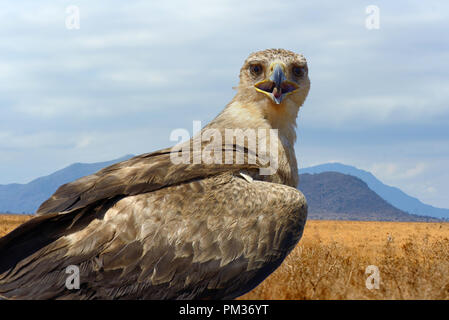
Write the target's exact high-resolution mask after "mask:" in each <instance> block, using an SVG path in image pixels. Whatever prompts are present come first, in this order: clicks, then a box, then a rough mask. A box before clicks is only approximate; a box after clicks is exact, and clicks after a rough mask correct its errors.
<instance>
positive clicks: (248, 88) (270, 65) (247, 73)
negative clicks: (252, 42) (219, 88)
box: [237, 49, 310, 109]
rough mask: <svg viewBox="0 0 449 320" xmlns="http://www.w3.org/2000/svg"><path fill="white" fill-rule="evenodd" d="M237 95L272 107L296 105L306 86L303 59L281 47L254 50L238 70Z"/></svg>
mask: <svg viewBox="0 0 449 320" xmlns="http://www.w3.org/2000/svg"><path fill="white" fill-rule="evenodd" d="M237 89H238V96H240V97H248V98H250V99H251V100H252V101H255V100H257V101H262V102H267V103H268V104H269V105H270V106H271V107H272V108H277V109H279V108H282V107H288V105H290V106H291V107H296V108H299V107H300V106H301V105H302V104H303V103H304V101H305V99H306V97H307V94H308V92H309V89H310V80H309V75H308V68H307V61H306V59H305V58H304V56H303V55H301V54H297V53H295V52H292V51H289V50H284V49H267V50H263V51H258V52H254V53H252V54H250V55H249V57H248V58H247V59H246V61H245V63H244V64H243V67H242V68H241V70H240V83H239V86H238V88H237Z"/></svg>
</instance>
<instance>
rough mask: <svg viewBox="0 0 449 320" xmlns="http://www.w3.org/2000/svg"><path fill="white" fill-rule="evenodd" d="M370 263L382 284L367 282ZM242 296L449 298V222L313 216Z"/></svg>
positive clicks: (292, 297)
mask: <svg viewBox="0 0 449 320" xmlns="http://www.w3.org/2000/svg"><path fill="white" fill-rule="evenodd" d="M369 265H375V266H377V267H378V270H379V276H380V283H379V289H372V290H369V289H367V287H366V280H367V278H368V277H369V276H370V273H368V274H365V271H366V267H367V266H369ZM240 299H449V223H421V222H407V223H405V222H361V221H314V220H310V221H308V222H307V225H306V228H305V230H304V236H303V238H302V239H301V241H300V243H299V244H298V246H297V247H296V248H295V249H294V250H293V251H292V252H291V254H290V255H289V256H288V257H287V258H286V260H285V261H284V262H283V264H282V265H281V266H280V267H279V268H278V269H277V270H276V271H275V272H274V273H273V274H271V275H270V276H269V277H268V278H267V279H266V280H265V281H264V282H262V283H261V284H260V285H259V286H258V287H257V288H255V289H254V290H253V291H251V292H249V293H247V294H246V295H244V296H242V297H241V298H240Z"/></svg>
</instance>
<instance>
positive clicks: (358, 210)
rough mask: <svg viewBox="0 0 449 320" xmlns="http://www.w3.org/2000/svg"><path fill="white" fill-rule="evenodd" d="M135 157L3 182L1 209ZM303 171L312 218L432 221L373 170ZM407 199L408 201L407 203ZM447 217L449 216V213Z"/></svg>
mask: <svg viewBox="0 0 449 320" xmlns="http://www.w3.org/2000/svg"><path fill="white" fill-rule="evenodd" d="M131 157H133V156H132V155H127V156H124V157H122V158H119V159H115V160H112V161H107V162H98V163H90V164H86V163H75V164H72V165H70V166H68V167H66V168H64V169H61V170H59V171H56V172H54V173H52V174H50V175H48V176H45V177H41V178H38V179H35V180H33V181H31V182H30V183H27V184H8V185H0V212H13V213H33V212H35V211H36V210H37V208H38V207H39V206H40V204H41V203H42V202H44V201H45V200H46V199H48V198H49V197H50V196H51V195H52V194H53V193H54V192H55V191H56V189H57V188H58V187H59V186H61V185H63V184H65V183H68V182H71V181H74V180H76V179H78V178H81V177H83V176H86V175H90V174H93V173H95V172H97V171H98V170H100V169H102V168H104V167H107V166H109V165H112V164H114V163H117V162H120V161H124V160H127V159H129V158H131ZM325 171H334V172H325ZM338 171H340V173H338ZM300 173H301V175H300V185H299V189H300V190H301V191H302V192H303V193H304V194H305V195H306V197H307V200H308V203H309V216H310V217H311V218H316V219H325V218H326V219H352V220H354V219H355V220H379V219H380V220H398V221H399V220H400V221H417V220H420V221H425V220H429V219H428V217H417V216H414V215H409V214H407V213H406V212H404V211H405V210H403V209H402V208H399V206H396V205H394V204H393V203H392V201H390V200H388V199H389V197H390V196H391V194H390V193H391V192H392V191H391V190H393V191H397V192H396V193H399V194H401V195H403V197H402V199H405V200H407V199H412V200H416V201H418V202H419V200H417V199H415V198H412V197H410V196H408V195H406V194H405V193H403V192H402V191H400V190H399V189H397V188H393V187H389V186H386V185H384V184H383V183H382V182H380V181H379V180H377V179H376V178H375V177H374V176H373V175H372V174H371V173H369V172H366V171H363V170H359V169H357V168H355V167H351V166H346V165H342V164H338V163H331V164H324V165H320V166H315V167H310V168H306V169H302V170H300ZM379 190H380V191H379ZM389 191H391V192H389ZM405 200H404V202H407V201H405ZM424 206H426V205H424ZM440 210H444V209H440ZM448 211H449V210H448ZM420 215H423V214H420ZM426 216H427V215H426ZM429 216H430V214H429ZM443 217H449V215H446V216H443Z"/></svg>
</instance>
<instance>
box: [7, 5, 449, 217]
mask: <svg viewBox="0 0 449 320" xmlns="http://www.w3.org/2000/svg"><path fill="white" fill-rule="evenodd" d="M0 5H1V8H2V10H1V11H0V184H8V183H27V182H29V181H31V180H33V179H35V178H37V177H40V176H44V175H47V174H50V173H52V172H54V171H56V170H58V169H61V168H63V167H65V166H67V165H70V164H72V163H74V162H99V161H107V160H112V159H115V158H119V157H121V156H123V155H126V154H136V155H137V154H141V153H146V152H150V151H155V150H157V149H159V148H163V147H167V146H170V145H173V144H174V142H172V141H170V139H169V137H170V133H171V132H172V131H173V130H174V129H177V128H185V129H188V130H189V131H192V122H193V121H201V122H202V124H203V125H205V124H206V123H207V122H209V121H210V120H212V119H213V118H214V117H215V116H216V115H217V114H218V113H219V112H220V111H221V110H222V109H223V108H224V107H225V105H226V104H227V103H228V102H229V101H230V100H231V99H232V97H233V96H234V94H235V91H234V90H233V87H234V86H236V85H237V83H238V73H239V70H240V67H241V65H242V63H243V61H244V60H245V59H246V57H247V56H248V55H249V54H250V53H251V52H254V51H258V50H263V49H266V48H285V49H289V50H292V51H295V52H298V53H302V54H303V55H304V56H305V57H306V58H307V61H308V65H309V77H310V79H311V90H310V93H309V96H308V98H307V100H306V102H305V104H304V106H303V107H302V108H301V110H300V112H299V118H298V121H297V124H298V141H297V142H296V145H295V150H296V154H297V157H298V162H299V166H300V167H301V168H302V167H308V166H311V165H317V164H321V163H327V162H341V163H344V164H347V165H352V166H356V167H358V168H360V169H364V170H367V171H370V172H372V173H373V174H374V175H375V176H376V177H377V178H379V179H380V180H381V181H382V182H384V183H386V184H388V185H391V186H395V187H398V188H400V189H402V190H403V191H404V192H406V193H408V194H409V195H411V196H414V197H417V198H418V199H420V200H421V201H423V202H425V203H427V204H431V205H433V206H437V207H443V208H449V197H448V190H449V171H448V168H449V77H448V75H449V63H448V61H449V38H448V36H447V34H448V31H449V3H448V2H447V1H425V2H424V1H394V2H393V1H373V2H370V1H368V2H364V1H344V2H341V1H339V2H338V3H337V2H335V1H313V2H312V1H307V2H305V1H304V2H303V3H299V2H298V1H282V2H273V1H262V0H258V1H244V2H243V1H213V2H212V1H157V2H156V1H133V0H130V1H126V2H124V1H110V0H109V1H105V0H103V1H102V0H96V1H76V0H72V1H54V0H52V1H49V0H41V1H27V0H22V1H0ZM373 5H374V6H376V7H375V8H377V9H378V11H376V12H374V13H373V11H369V10H368V12H367V7H368V6H373ZM74 7H75V9H73V8H74ZM73 10H75V11H73ZM76 10H78V11H77V12H78V13H79V20H77V19H76ZM377 18H378V19H377ZM373 19H374V20H373ZM373 21H375V22H376V23H377V22H378V24H376V23H374V25H373V23H372V22H373ZM77 22H79V23H77ZM373 26H374V28H373ZM78 27H79V28H78ZM377 27H378V28H377Z"/></svg>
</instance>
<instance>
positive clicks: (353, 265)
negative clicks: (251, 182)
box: [0, 215, 449, 300]
mask: <svg viewBox="0 0 449 320" xmlns="http://www.w3.org/2000/svg"><path fill="white" fill-rule="evenodd" d="M29 218H30V216H21V215H17V216H16V215H0V236H3V235H5V234H6V233H7V232H9V231H11V230H12V229H14V228H15V227H16V226H17V225H19V224H20V223H22V222H24V221H26V220H27V219H29ZM368 266H375V267H374V268H373V267H370V268H371V269H370V268H368V270H367V267H368ZM376 267H377V269H378V271H379V272H378V276H379V280H380V281H379V287H378V289H376V288H373V289H371V290H370V289H368V288H367V285H366V283H367V279H368V278H369V279H368V284H371V285H374V282H373V277H375V276H376V274H375V273H373V271H375V268H376ZM366 271H368V273H365V272H366ZM240 299H446V300H447V299H449V223H420V222H362V221H326V220H309V221H308V222H307V225H306V228H305V231H304V235H303V238H302V239H301V241H300V242H299V244H298V246H297V247H296V248H295V249H294V250H293V251H292V252H291V254H290V255H289V256H288V257H287V259H286V260H285V261H284V262H283V264H282V265H281V266H280V267H279V268H278V269H277V270H276V271H275V272H274V273H273V274H271V275H270V276H269V277H268V278H267V279H266V280H265V281H264V282H263V283H262V284H260V285H259V286H258V287H257V288H256V289H254V290H253V291H251V292H249V293H247V294H246V295H244V296H242V297H241V298H240Z"/></svg>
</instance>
